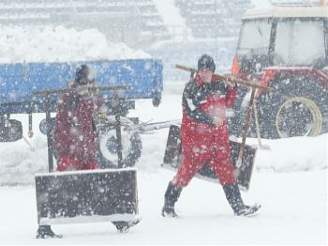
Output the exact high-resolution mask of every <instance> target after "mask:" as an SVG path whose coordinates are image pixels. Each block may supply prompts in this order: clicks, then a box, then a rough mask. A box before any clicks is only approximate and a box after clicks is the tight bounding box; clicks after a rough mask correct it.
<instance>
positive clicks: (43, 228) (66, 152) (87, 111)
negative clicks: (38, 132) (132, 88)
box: [37, 65, 139, 238]
mask: <svg viewBox="0 0 328 246" xmlns="http://www.w3.org/2000/svg"><path fill="white" fill-rule="evenodd" d="M69 87H70V88H69V90H67V91H66V92H65V93H64V94H63V95H62V97H61V99H60V101H59V104H58V112H57V114H56V124H55V131H54V150H55V151H56V153H57V171H59V172H65V171H76V170H94V169H98V168H100V166H99V164H98V163H97V157H96V154H97V131H96V126H95V123H94V117H95V114H98V115H103V116H105V117H106V106H104V102H103V100H102V98H101V97H100V96H99V95H97V90H96V89H97V88H96V81H95V79H94V78H93V77H92V76H91V73H90V68H89V67H88V66H87V65H81V66H80V67H79V68H78V69H77V70H76V75H75V80H74V81H72V82H70V84H69ZM112 223H113V224H114V225H115V226H116V228H117V230H119V231H120V232H124V231H127V230H128V229H129V227H131V226H134V225H136V224H137V223H139V220H135V221H131V222H126V221H115V222H112ZM48 237H50V238H53V237H57V238H58V237H62V236H61V235H57V234H55V233H54V232H53V231H52V229H51V227H50V225H40V226H39V228H38V231H37V238H48Z"/></svg>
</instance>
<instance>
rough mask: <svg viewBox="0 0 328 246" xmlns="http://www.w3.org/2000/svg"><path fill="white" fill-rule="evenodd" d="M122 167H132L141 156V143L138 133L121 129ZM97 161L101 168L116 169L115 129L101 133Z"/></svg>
mask: <svg viewBox="0 0 328 246" xmlns="http://www.w3.org/2000/svg"><path fill="white" fill-rule="evenodd" d="M121 134H122V155H123V160H122V162H123V167H133V166H134V165H135V164H136V162H137V161H138V159H139V158H140V156H141V150H142V142H141V138H140V135H139V133H138V132H134V131H129V130H127V129H125V128H124V127H122V128H121ZM98 149H99V161H100V163H101V165H102V167H103V168H117V164H118V156H117V149H118V145H117V138H116V130H115V128H110V129H108V130H107V131H102V132H100V134H99V137H98Z"/></svg>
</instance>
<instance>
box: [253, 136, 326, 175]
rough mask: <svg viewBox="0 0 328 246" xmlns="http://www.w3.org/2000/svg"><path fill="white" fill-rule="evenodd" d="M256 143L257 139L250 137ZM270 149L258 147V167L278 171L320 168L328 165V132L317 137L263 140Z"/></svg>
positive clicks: (256, 163)
mask: <svg viewBox="0 0 328 246" xmlns="http://www.w3.org/2000/svg"><path fill="white" fill-rule="evenodd" d="M249 142H250V143H252V144H256V143H257V142H256V139H250V141H249ZM262 142H263V144H264V145H266V146H269V147H270V149H269V150H265V149H261V148H258V151H257V156H256V159H255V160H256V162H255V165H256V168H257V169H259V170H264V169H269V170H273V171H276V172H294V171H308V170H320V169H325V168H327V167H328V134H324V135H321V136H317V137H294V138H289V139H277V140H262Z"/></svg>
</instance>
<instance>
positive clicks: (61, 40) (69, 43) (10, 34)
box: [0, 26, 149, 63]
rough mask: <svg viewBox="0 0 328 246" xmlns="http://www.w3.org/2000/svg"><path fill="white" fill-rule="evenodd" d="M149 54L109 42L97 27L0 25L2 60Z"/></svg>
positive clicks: (105, 57)
mask: <svg viewBox="0 0 328 246" xmlns="http://www.w3.org/2000/svg"><path fill="white" fill-rule="evenodd" d="M146 57H149V55H148V54H146V53H145V52H143V51H136V50H132V49H131V48H129V47H128V46H126V45H125V44H124V43H113V42H109V41H108V40H107V39H106V37H105V35H104V34H103V33H101V32H99V31H98V30H97V29H87V30H83V31H77V30H75V29H73V28H66V27H63V26H57V27H53V26H44V27H38V26H34V27H32V26H25V27H22V26H18V27H7V26H1V27H0V63H18V62H67V61H88V60H97V59H109V60H113V59H127V58H146Z"/></svg>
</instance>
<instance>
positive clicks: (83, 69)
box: [75, 64, 90, 85]
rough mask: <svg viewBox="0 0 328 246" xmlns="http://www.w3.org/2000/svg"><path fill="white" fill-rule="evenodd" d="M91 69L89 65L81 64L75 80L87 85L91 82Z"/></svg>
mask: <svg viewBox="0 0 328 246" xmlns="http://www.w3.org/2000/svg"><path fill="white" fill-rule="evenodd" d="M89 75H90V69H89V67H88V66H87V65H85V64H84V65H81V66H79V67H78V68H77V69H76V73H75V81H76V83H77V84H78V85H86V84H88V83H89V82H90V79H89Z"/></svg>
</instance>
